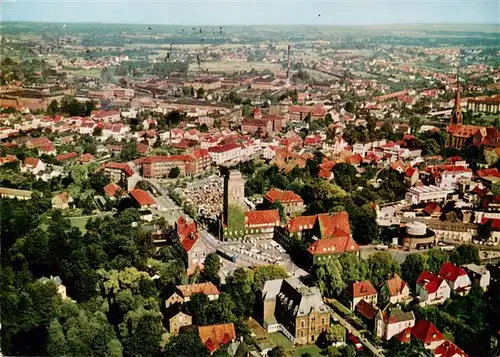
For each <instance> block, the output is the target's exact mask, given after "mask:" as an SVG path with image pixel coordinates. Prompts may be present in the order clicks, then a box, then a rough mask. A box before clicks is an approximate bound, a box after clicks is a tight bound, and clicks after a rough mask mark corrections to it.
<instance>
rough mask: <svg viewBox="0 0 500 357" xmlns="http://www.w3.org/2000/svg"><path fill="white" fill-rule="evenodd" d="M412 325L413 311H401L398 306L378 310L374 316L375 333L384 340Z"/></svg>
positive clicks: (413, 322) (413, 319) (413, 324)
mask: <svg viewBox="0 0 500 357" xmlns="http://www.w3.org/2000/svg"><path fill="white" fill-rule="evenodd" d="M388 306H389V305H388ZM413 326H415V315H414V314H413V311H409V312H403V311H402V310H401V308H400V307H392V308H386V309H385V310H379V311H378V312H377V315H376V316H375V335H376V336H377V337H379V338H383V339H385V340H390V339H391V338H392V337H393V336H396V335H398V334H399V333H401V332H403V331H404V330H406V329H408V328H412V327H413Z"/></svg>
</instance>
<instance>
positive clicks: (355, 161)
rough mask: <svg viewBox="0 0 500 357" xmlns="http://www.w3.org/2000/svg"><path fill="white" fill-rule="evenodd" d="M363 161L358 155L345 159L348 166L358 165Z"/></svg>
mask: <svg viewBox="0 0 500 357" xmlns="http://www.w3.org/2000/svg"><path fill="white" fill-rule="evenodd" d="M362 161H363V157H362V156H361V155H360V154H354V155H351V156H349V157H348V158H347V160H346V162H347V163H348V164H353V165H359V164H360V163H361V162H362Z"/></svg>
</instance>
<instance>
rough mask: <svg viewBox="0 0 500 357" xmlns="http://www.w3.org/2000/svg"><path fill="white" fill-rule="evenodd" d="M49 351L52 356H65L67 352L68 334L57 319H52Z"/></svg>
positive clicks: (49, 333)
mask: <svg viewBox="0 0 500 357" xmlns="http://www.w3.org/2000/svg"><path fill="white" fill-rule="evenodd" d="M48 335H49V336H48V342H47V352H48V353H49V355H51V356H65V355H66V354H67V348H66V336H64V331H63V328H62V326H61V324H60V323H59V321H58V320H57V319H54V320H52V322H51V323H50V327H49V331H48Z"/></svg>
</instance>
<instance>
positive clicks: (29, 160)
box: [23, 157, 40, 167]
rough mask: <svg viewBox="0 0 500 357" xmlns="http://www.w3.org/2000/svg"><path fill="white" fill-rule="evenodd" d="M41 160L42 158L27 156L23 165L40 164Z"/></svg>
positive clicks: (34, 165)
mask: <svg viewBox="0 0 500 357" xmlns="http://www.w3.org/2000/svg"><path fill="white" fill-rule="evenodd" d="M39 162H40V159H37V158H35V157H27V158H25V159H24V162H23V166H33V167H36V165H38V163H39Z"/></svg>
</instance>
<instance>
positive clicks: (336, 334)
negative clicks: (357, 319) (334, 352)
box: [326, 324, 346, 345]
mask: <svg viewBox="0 0 500 357" xmlns="http://www.w3.org/2000/svg"><path fill="white" fill-rule="evenodd" d="M345 331H346V329H345V327H343V326H342V325H340V324H335V325H333V326H331V327H330V328H329V329H328V330H326V340H327V341H328V343H330V344H332V345H333V344H334V343H337V342H344V339H345Z"/></svg>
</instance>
